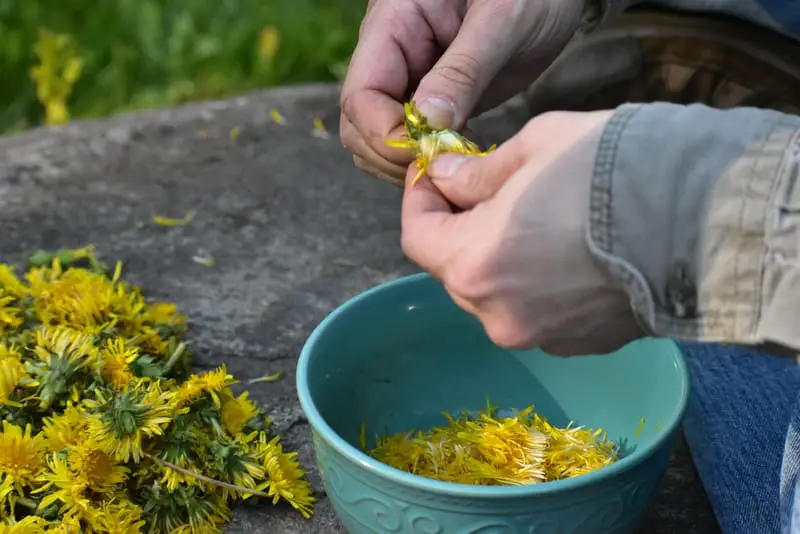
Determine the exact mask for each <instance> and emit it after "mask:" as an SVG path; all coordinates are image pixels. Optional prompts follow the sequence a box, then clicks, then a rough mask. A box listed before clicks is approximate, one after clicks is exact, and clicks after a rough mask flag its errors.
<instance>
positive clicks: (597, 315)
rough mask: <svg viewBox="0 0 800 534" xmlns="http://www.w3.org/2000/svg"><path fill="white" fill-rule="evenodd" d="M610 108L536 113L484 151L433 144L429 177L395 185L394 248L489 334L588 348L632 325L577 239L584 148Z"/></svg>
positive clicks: (514, 342)
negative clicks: (398, 209) (438, 150)
mask: <svg viewBox="0 0 800 534" xmlns="http://www.w3.org/2000/svg"><path fill="white" fill-rule="evenodd" d="M611 114H612V112H610V111H599V112H591V113H567V112H554V113H547V114H544V115H540V116H539V117H537V118H535V119H533V120H531V121H530V122H529V123H528V124H527V126H526V127H525V128H524V129H523V130H522V131H521V132H520V133H519V134H517V135H516V136H514V137H512V138H511V139H510V140H509V141H507V142H506V143H505V144H503V145H501V146H500V147H499V148H498V149H497V150H496V151H495V152H492V153H490V154H489V155H487V156H483V157H469V156H458V155H455V154H445V155H443V156H440V157H438V158H437V159H435V160H434V161H433V163H432V165H431V167H430V169H429V171H428V173H429V176H430V178H429V177H424V178H422V179H421V180H420V181H419V182H417V184H416V185H415V186H413V187H410V186H408V185H407V186H406V191H405V197H404V200H403V216H402V223H403V250H404V251H405V253H406V254H407V255H408V256H409V257H410V258H411V259H412V260H413V261H415V262H416V263H417V264H419V265H420V266H421V267H422V268H424V269H425V270H427V271H428V272H430V273H431V274H432V275H433V276H435V277H436V278H438V279H439V280H440V281H441V282H443V284H444V286H445V288H446V289H447V291H448V292H449V294H450V295H451V296H452V298H453V299H454V300H455V302H456V303H457V304H458V305H459V306H460V307H461V308H463V309H464V310H466V311H467V312H469V313H471V314H473V315H475V316H476V317H477V318H478V319H479V320H480V321H481V322H482V324H483V325H484V328H485V329H486V332H487V334H488V335H489V337H490V338H491V339H492V340H493V341H494V342H495V343H496V344H497V345H500V346H503V347H509V348H528V347H533V346H539V347H542V348H543V349H544V350H546V351H547V352H550V353H551V354H559V355H573V354H600V353H606V352H609V351H613V350H615V349H617V348H619V347H620V346H621V345H623V344H625V343H626V342H628V341H630V340H632V339H635V338H637V337H640V336H641V335H642V332H641V331H640V330H639V328H638V326H637V321H636V319H635V317H634V315H633V312H632V310H631V306H630V303H629V299H628V297H627V296H626V294H625V293H624V292H623V290H622V289H621V288H620V287H619V286H618V285H617V284H616V283H615V282H614V280H613V279H612V277H611V276H610V274H609V273H608V272H607V271H606V269H605V268H604V267H603V266H602V265H601V264H600V263H599V262H598V261H597V260H596V259H595V257H594V256H593V255H592V254H591V252H590V251H589V248H588V245H587V237H586V236H587V225H588V211H589V192H590V182H591V178H592V173H593V168H594V159H595V155H596V152H597V147H598V144H599V138H600V135H601V133H602V130H603V127H604V125H605V123H606V122H607V121H608V119H609V117H610V116H611ZM408 176H409V178H410V177H412V176H413V171H412V172H409V175H408ZM450 203H452V204H455V205H456V206H458V207H459V208H462V209H464V211H460V212H458V213H454V211H453V209H452V207H451V204H450Z"/></svg>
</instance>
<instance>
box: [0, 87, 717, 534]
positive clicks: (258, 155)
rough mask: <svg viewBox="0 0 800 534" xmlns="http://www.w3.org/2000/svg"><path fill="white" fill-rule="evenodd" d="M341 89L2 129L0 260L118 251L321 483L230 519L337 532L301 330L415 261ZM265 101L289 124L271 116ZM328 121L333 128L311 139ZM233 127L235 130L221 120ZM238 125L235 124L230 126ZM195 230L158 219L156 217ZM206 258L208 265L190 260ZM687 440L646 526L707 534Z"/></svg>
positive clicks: (497, 123)
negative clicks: (182, 221) (318, 457)
mask: <svg viewBox="0 0 800 534" xmlns="http://www.w3.org/2000/svg"><path fill="white" fill-rule="evenodd" d="M337 103H338V88H337V87H336V86H330V85H311V86H301V87H289V88H282V89H277V90H273V91H268V92H262V93H257V94H252V95H247V96H243V97H240V98H235V99H231V100H227V101H220V102H208V103H202V104H196V105H191V106H187V107H183V108H177V109H171V110H160V111H149V112H144V113H139V114H133V115H124V116H119V117H116V118H113V119H110V120H106V121H100V122H77V123H73V124H72V125H69V126H66V127H62V128H57V129H38V130H34V131H32V132H29V133H26V134H23V135H19V136H14V137H7V138H0V228H2V232H0V257H2V258H3V260H4V261H12V262H17V263H19V262H21V261H22V260H23V259H24V257H25V255H26V254H27V253H28V252H29V251H31V250H34V249H39V248H46V249H51V248H58V247H76V246H82V245H84V244H88V243H92V244H95V245H96V246H97V247H98V250H99V251H100V252H101V253H102V254H103V256H104V257H105V258H108V259H117V258H118V259H121V260H123V261H124V262H125V265H126V272H127V277H128V278H129V279H130V280H131V281H132V282H134V283H137V284H140V285H142V286H143V288H144V291H145V292H146V294H147V295H149V296H152V297H154V298H159V299H168V300H171V301H174V302H177V303H178V304H179V305H180V307H181V310H182V311H183V312H184V313H186V314H187V315H188V316H189V318H190V321H191V328H192V339H193V342H194V350H195V352H196V354H197V360H196V361H197V366H198V368H200V369H208V368H213V367H216V366H217V365H219V364H220V363H222V362H225V363H226V364H227V365H228V368H229V369H230V371H231V372H232V373H234V374H235V375H236V376H237V377H238V378H240V379H243V380H247V379H248V378H254V377H258V376H261V375H264V374H265V373H274V372H277V371H283V372H285V373H286V378H285V379H284V380H282V381H280V382H277V383H275V384H256V385H252V386H250V390H251V396H252V398H254V399H256V400H257V401H260V402H261V403H264V404H265V405H266V406H267V407H268V409H269V411H270V412H271V414H272V415H273V417H274V418H275V421H276V423H277V425H278V427H279V429H281V430H282V431H283V433H284V439H285V440H286V442H287V445H288V446H289V447H291V448H295V449H297V450H299V451H300V459H301V461H302V463H303V465H304V466H305V468H307V469H308V471H309V473H310V474H309V476H310V478H311V481H312V483H313V485H314V487H315V489H316V491H317V492H318V493H319V496H320V503H319V505H318V507H317V511H316V515H315V517H314V518H313V519H312V520H310V521H305V520H303V519H301V518H299V516H298V515H297V514H296V513H294V512H293V511H291V510H289V509H287V508H286V507H282V506H278V507H272V506H269V505H259V506H247V507H242V508H240V509H238V510H237V511H236V513H235V518H234V521H233V522H232V523H231V525H230V529H229V531H230V532H232V533H240V532H241V533H245V532H246V533H252V534H255V533H264V534H267V533H269V534H275V533H286V534H306V533H325V534H335V533H339V532H343V530H342V529H341V527H340V526H339V524H338V523H337V521H336V519H335V516H334V514H333V512H332V510H331V507H330V504H329V502H328V501H327V499H326V498H325V496H324V491H323V488H322V486H321V482H320V480H319V476H318V474H317V473H316V470H315V468H314V463H313V454H312V449H311V444H310V433H309V428H308V424H307V422H306V421H305V420H304V418H303V415H302V412H301V410H300V408H299V405H298V402H297V397H296V394H295V390H294V375H295V364H296V360H297V355H298V353H299V350H300V348H301V346H302V344H303V342H304V340H305V338H306V336H307V335H308V334H309V333H310V331H311V329H312V328H313V327H314V326H315V325H316V324H317V323H318V322H319V321H320V320H321V319H322V318H323V317H324V316H325V315H326V314H327V313H328V312H330V311H331V310H332V309H333V308H334V307H336V306H337V305H338V304H340V303H342V302H343V301H345V300H346V299H348V298H350V297H351V296H354V295H356V294H357V293H359V292H361V291H363V290H365V289H367V288H369V287H371V286H374V285H376V284H378V283H381V282H384V281H387V280H390V279H393V278H395V277H398V276H401V275H404V274H408V273H411V272H415V271H416V269H415V267H414V266H413V265H411V264H410V263H409V262H408V261H406V259H405V258H404V256H403V254H402V251H401V250H400V247H399V206H400V191H399V190H398V189H396V188H394V187H392V186H389V185H387V184H384V183H382V182H379V181H377V180H372V179H369V178H367V177H366V176H365V175H364V174H362V173H360V172H359V171H357V170H356V169H355V168H354V167H353V165H352V161H351V158H350V156H349V155H348V154H347V153H346V152H345V151H344V150H343V149H342V148H341V146H340V144H339V142H338V140H337V136H336V133H337V132H338V107H337ZM272 108H276V109H278V110H280V112H281V113H282V114H283V115H284V116H285V117H286V121H287V122H286V124H284V125H279V124H276V123H274V122H272V121H271V120H270V114H269V112H270V110H271V109H272ZM524 116H525V115H524V110H523V109H522V105H521V104H520V102H519V101H514V102H511V103H509V105H507V106H505V107H503V108H502V109H500V110H497V111H495V112H493V113H491V114H489V115H487V116H485V117H483V118H481V119H480V120H478V121H477V122H476V124H475V125H473V129H474V130H476V131H478V132H479V133H480V134H482V136H483V137H485V141H487V142H499V141H502V140H503V139H504V138H506V137H507V136H508V135H510V134H511V133H513V131H514V130H515V129H516V128H518V127H519V126H520V125H521V124H522V123H523V122H524ZM314 118H320V119H322V120H323V121H324V122H325V124H326V125H327V126H328V128H329V130H330V137H329V138H328V139H322V138H319V137H315V136H314V135H312V121H313V119H314ZM233 129H238V137H237V136H232V135H231V131H232V130H233ZM232 137H236V138H235V139H232ZM190 211H197V216H196V218H195V220H194V221H193V222H192V223H191V224H190V225H188V226H185V227H177V228H164V227H158V226H154V225H153V224H152V223H151V222H150V219H151V217H152V216H154V215H162V216H170V217H182V216H184V215H185V214H186V213H188V212H190ZM205 255H210V256H212V257H213V258H214V260H215V264H214V266H213V267H206V266H204V265H201V264H198V263H196V262H194V261H193V259H192V258H193V257H194V256H205ZM718 531H719V530H718V528H717V526H716V523H715V520H714V516H713V513H712V511H711V509H710V507H709V504H708V500H707V498H706V496H705V493H704V492H703V489H702V486H701V484H700V481H699V479H698V476H697V473H696V471H695V470H694V467H693V465H692V462H691V458H690V456H689V454H688V452H687V450H686V448H685V445H683V444H682V445H681V447H679V448H678V450H677V451H676V454H675V457H674V459H673V465H672V467H671V469H670V471H669V473H668V475H667V477H666V480H665V483H664V487H663V490H662V492H661V494H660V496H659V498H658V501H657V503H656V504H655V505H654V507H653V508H652V510H651V512H650V514H649V516H648V519H647V521H646V522H645V524H644V525H643V526H642V529H641V532H642V533H647V534H662V533H663V534H667V533H669V534H672V533H676V532H680V533H684V534H709V533H716V532H718Z"/></svg>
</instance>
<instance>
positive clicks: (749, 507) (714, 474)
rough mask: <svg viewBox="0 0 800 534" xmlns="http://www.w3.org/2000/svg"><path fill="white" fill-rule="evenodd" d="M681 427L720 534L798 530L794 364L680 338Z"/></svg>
mask: <svg viewBox="0 0 800 534" xmlns="http://www.w3.org/2000/svg"><path fill="white" fill-rule="evenodd" d="M681 348H682V349H683V353H684V355H685V356H686V359H687V360H688V363H689V368H690V371H691V375H692V389H693V391H692V396H691V400H690V404H689V409H688V411H687V415H686V419H685V423H684V432H685V435H686V440H687V442H688V444H689V448H690V450H691V453H692V456H693V458H694V461H695V465H696V466H697V470H698V472H699V473H700V478H701V479H702V481H703V485H704V487H705V489H706V492H707V493H708V495H709V498H710V500H711V505H712V507H713V508H714V512H715V514H716V516H717V520H718V521H719V524H720V527H721V528H722V532H723V533H724V534H773V533H774V534H790V533H791V534H795V533H800V478H799V477H798V473H799V472H800V398H799V397H798V393H800V366H798V365H797V363H796V362H795V360H793V359H783V358H776V357H772V356H769V355H766V354H762V353H759V352H756V351H752V350H748V349H743V348H739V347H732V346H724V345H716V344H700V343H682V344H681Z"/></svg>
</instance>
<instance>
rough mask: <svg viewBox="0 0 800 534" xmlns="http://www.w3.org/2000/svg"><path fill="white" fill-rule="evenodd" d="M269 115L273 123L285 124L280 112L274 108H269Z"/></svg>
mask: <svg viewBox="0 0 800 534" xmlns="http://www.w3.org/2000/svg"><path fill="white" fill-rule="evenodd" d="M269 116H270V118H271V119H272V122H274V123H275V124H286V119H285V118H284V117H283V115H281V112H280V111H278V110H277V109H275V108H272V109H271V110H269Z"/></svg>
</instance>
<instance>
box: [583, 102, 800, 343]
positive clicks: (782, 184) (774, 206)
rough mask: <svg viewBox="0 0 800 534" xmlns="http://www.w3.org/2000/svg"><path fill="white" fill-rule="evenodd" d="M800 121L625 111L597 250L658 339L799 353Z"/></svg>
mask: <svg viewBox="0 0 800 534" xmlns="http://www.w3.org/2000/svg"><path fill="white" fill-rule="evenodd" d="M799 179H800V117H796V116H792V115H786V114H782V113H779V112H776V111H769V110H761V109H755V108H738V109H733V110H718V109H713V108H709V107H706V106H702V105H690V106H681V105H675V104H667V103H655V104H644V105H624V106H621V107H620V108H618V109H617V110H616V111H615V113H614V115H613V116H612V118H611V120H610V121H609V122H608V124H607V125H606V127H605V130H604V131H603V134H602V136H601V139H600V145H599V149H598V153H597V157H596V160H595V168H594V174H593V178H592V186H591V197H590V217H589V228H588V234H587V240H588V243H589V247H590V249H591V250H592V252H593V253H594V254H595V256H597V257H598V258H599V259H600V261H602V262H603V263H605V265H607V266H608V268H609V269H610V271H611V273H612V275H613V276H614V278H615V279H616V280H617V281H618V282H619V283H620V284H621V285H622V287H624V288H625V290H626V292H627V293H628V295H629V296H630V299H631V304H632V307H633V309H634V311H635V313H636V315H637V317H638V318H639V319H640V321H641V322H642V323H643V326H645V327H646V328H648V329H649V330H650V331H651V333H653V334H655V335H659V336H665V337H673V338H681V339H694V340H699V341H718V342H731V343H743V344H754V345H755V344H761V343H775V344H778V345H780V346H784V347H788V348H793V349H800V327H798V325H800V184H798V180H799Z"/></svg>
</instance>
